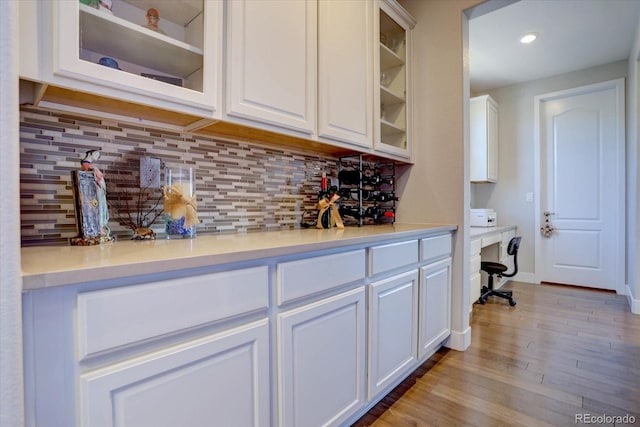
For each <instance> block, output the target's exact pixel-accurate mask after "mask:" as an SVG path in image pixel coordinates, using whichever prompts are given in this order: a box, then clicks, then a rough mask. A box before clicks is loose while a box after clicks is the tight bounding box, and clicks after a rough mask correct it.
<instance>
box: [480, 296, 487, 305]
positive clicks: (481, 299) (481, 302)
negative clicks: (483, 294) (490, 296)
mask: <svg viewBox="0 0 640 427" xmlns="http://www.w3.org/2000/svg"><path fill="white" fill-rule="evenodd" d="M485 302H487V300H486V299H484V298H480V299H479V300H478V303H479V304H482V305H484V303H485Z"/></svg>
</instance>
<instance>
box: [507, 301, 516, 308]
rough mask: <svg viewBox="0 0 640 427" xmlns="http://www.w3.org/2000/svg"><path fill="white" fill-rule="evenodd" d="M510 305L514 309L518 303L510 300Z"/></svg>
mask: <svg viewBox="0 0 640 427" xmlns="http://www.w3.org/2000/svg"><path fill="white" fill-rule="evenodd" d="M509 305H510V306H511V307H514V306H515V305H516V302H515V301H514V300H512V299H510V300H509Z"/></svg>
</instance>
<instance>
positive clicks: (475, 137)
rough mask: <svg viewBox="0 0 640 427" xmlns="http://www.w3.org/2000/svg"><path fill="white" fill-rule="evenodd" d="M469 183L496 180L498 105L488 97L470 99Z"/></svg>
mask: <svg viewBox="0 0 640 427" xmlns="http://www.w3.org/2000/svg"><path fill="white" fill-rule="evenodd" d="M469 113H470V123H471V129H470V142H471V159H470V164H471V172H470V179H471V182H496V181H497V180H498V104H497V103H496V102H495V100H494V99H493V98H491V97H490V96H489V95H482V96H477V97H474V98H471V104H470V111H469Z"/></svg>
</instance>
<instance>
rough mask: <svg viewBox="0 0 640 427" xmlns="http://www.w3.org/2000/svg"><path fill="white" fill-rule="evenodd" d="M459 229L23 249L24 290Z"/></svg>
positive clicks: (378, 229)
mask: <svg viewBox="0 0 640 427" xmlns="http://www.w3.org/2000/svg"><path fill="white" fill-rule="evenodd" d="M456 229H457V227H456V226H455V225H447V224H394V225H377V226H365V227H345V228H344V229H337V228H333V229H330V230H319V229H298V230H283V231H267V232H256V233H246V234H213V235H203V236H198V237H196V238H195V239H184V240H166V239H158V240H148V241H132V240H120V241H117V242H115V243H108V244H104V245H98V246H35V247H25V248H22V249H21V258H22V278H23V285H22V287H23V289H24V290H31V289H38V288H45V287H50V286H61V285H69V284H76V283H83V282H87V281H93V280H108V279H117V278H122V277H129V276H135V275H142V274H151V273H160V272H167V271H174V270H181V269H187V268H197V267H205V266H212V265H218V264H225V263H232V262H242V261H251V260H257V259H260V258H267V257H277V256H286V255H293V254H297V253H300V252H310V251H317V250H325V249H334V248H340V247H344V246H351V245H361V244H370V243H375V242H379V241H383V240H390V239H404V238H407V239H410V238H412V237H418V236H424V235H425V234H430V233H438V232H443V231H452V230H456Z"/></svg>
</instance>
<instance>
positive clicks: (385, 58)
mask: <svg viewBox="0 0 640 427" xmlns="http://www.w3.org/2000/svg"><path fill="white" fill-rule="evenodd" d="M378 6H379V7H378V8H377V15H378V16H377V17H376V18H377V19H376V23H377V25H378V31H377V32H376V37H377V38H378V40H377V43H376V45H377V49H376V52H375V53H374V54H375V55H376V56H377V58H376V64H377V68H376V72H377V73H378V76H377V77H378V78H377V80H376V82H377V83H376V84H377V90H376V91H375V93H376V102H375V108H376V110H377V114H376V117H377V118H378V119H379V120H377V123H378V126H377V127H376V130H377V133H376V138H375V139H376V144H375V149H376V151H381V152H384V153H388V154H394V155H397V156H399V157H402V158H410V156H411V145H410V136H411V132H410V129H411V128H410V125H411V122H410V117H411V116H410V106H411V104H410V96H411V88H410V82H411V80H410V74H409V73H410V72H411V67H410V59H411V55H410V52H411V29H412V28H413V26H414V25H415V21H414V20H413V18H411V16H409V15H408V14H407V13H406V11H404V10H403V9H401V8H400V7H399V6H397V4H396V3H395V2H386V1H384V0H380V1H379V2H378Z"/></svg>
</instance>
